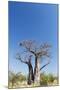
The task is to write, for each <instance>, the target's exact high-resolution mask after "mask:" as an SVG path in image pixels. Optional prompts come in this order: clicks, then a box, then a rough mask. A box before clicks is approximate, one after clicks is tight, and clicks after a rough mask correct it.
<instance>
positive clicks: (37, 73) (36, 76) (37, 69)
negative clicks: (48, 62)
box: [34, 57, 40, 84]
mask: <svg viewBox="0 0 60 90" xmlns="http://www.w3.org/2000/svg"><path fill="white" fill-rule="evenodd" d="M34 83H37V84H40V60H39V58H38V57H35V68H34Z"/></svg>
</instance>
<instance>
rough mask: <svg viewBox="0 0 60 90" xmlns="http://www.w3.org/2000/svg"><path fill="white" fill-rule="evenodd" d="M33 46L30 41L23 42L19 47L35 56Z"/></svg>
mask: <svg viewBox="0 0 60 90" xmlns="http://www.w3.org/2000/svg"><path fill="white" fill-rule="evenodd" d="M33 44H34V42H33V41H31V40H30V41H23V42H21V43H20V44H19V45H20V46H23V47H24V48H25V49H26V50H27V51H29V52H31V53H32V54H34V55H35V47H34V45H33Z"/></svg>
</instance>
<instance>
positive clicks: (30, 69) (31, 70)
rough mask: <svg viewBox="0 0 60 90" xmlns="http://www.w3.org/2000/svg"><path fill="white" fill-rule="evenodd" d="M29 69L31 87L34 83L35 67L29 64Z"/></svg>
mask: <svg viewBox="0 0 60 90" xmlns="http://www.w3.org/2000/svg"><path fill="white" fill-rule="evenodd" d="M28 68H29V75H28V84H29V85H31V83H32V82H34V75H33V67H32V65H31V63H29V64H28Z"/></svg>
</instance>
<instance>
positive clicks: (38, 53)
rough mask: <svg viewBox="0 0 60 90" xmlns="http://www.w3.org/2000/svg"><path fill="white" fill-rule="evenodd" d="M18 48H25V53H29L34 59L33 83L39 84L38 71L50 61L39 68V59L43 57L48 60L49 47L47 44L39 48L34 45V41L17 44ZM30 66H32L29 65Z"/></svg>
mask: <svg viewBox="0 0 60 90" xmlns="http://www.w3.org/2000/svg"><path fill="white" fill-rule="evenodd" d="M19 45H20V46H22V47H24V48H25V52H26V53H27V52H29V53H31V54H32V55H33V56H34V58H35V67H34V75H33V76H34V83H40V70H42V69H43V68H44V67H45V66H47V65H48V64H49V63H50V61H48V62H47V63H46V64H45V65H43V66H42V67H41V68H40V61H41V60H40V59H41V57H43V56H45V57H48V58H50V54H49V48H50V47H51V46H50V45H49V44H47V43H43V44H41V45H40V46H38V45H37V44H36V42H35V41H31V40H26V41H22V42H20V43H19ZM31 65H32V64H31Z"/></svg>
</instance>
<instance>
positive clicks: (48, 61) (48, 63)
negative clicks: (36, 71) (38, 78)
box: [40, 61, 50, 70]
mask: <svg viewBox="0 0 60 90" xmlns="http://www.w3.org/2000/svg"><path fill="white" fill-rule="evenodd" d="M48 64H50V61H48V62H47V63H46V64H44V65H43V66H42V67H41V68H40V70H42V69H43V68H44V67H46V66H47V65H48Z"/></svg>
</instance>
